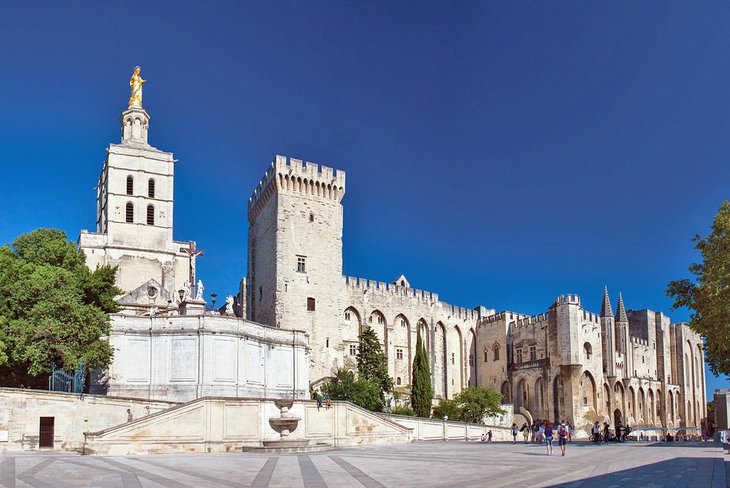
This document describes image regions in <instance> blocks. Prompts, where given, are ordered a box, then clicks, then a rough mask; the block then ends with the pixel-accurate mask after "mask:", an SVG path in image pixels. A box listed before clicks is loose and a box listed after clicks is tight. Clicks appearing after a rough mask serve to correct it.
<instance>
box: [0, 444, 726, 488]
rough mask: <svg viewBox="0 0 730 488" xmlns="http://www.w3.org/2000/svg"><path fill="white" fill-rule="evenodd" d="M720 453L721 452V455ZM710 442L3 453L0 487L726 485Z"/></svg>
mask: <svg viewBox="0 0 730 488" xmlns="http://www.w3.org/2000/svg"><path fill="white" fill-rule="evenodd" d="M723 456H724V457H723ZM728 458H729V456H727V455H723V452H722V450H721V449H720V447H718V446H716V445H714V444H710V443H708V444H703V443H681V444H674V445H668V444H641V445H637V444H617V445H607V446H605V445H604V446H593V445H590V444H587V443H577V442H576V443H572V444H570V445H569V446H568V455H567V456H566V457H561V456H560V452H559V449H558V447H557V446H555V453H554V454H553V455H552V456H548V455H547V454H546V452H545V447H544V446H540V445H534V444H527V445H525V444H517V445H513V444H511V443H492V444H482V443H479V442H454V441H451V442H422V443H418V444H411V445H402V446H387V447H383V446H379V447H363V448H351V449H335V450H330V451H324V452H312V453H307V454H282V455H270V454H250V453H235V454H234V453H229V454H208V455H202V454H188V455H174V456H173V455H169V456H136V457H96V456H77V455H72V454H61V453H42V454H18V455H4V456H0V486H4V487H6V488H21V487H28V486H30V487H35V488H49V487H53V488H56V487H66V486H73V487H76V486H78V487H104V488H116V487H120V488H141V487H145V488H146V487H174V488H177V487H180V488H182V487H195V488H198V487H242V486H245V487H262V488H263V487H307V488H324V487H337V488H340V487H363V486H364V487H367V488H377V487H399V488H400V487H411V486H413V487H420V488H423V487H446V486H448V487H452V486H453V487H483V486H489V487H499V486H566V487H579V486H585V487H612V486H616V487H619V486H620V487H627V486H635V487H653V486H671V487H673V488H679V487H684V486H691V487H694V486H697V487H713V488H714V487H717V488H725V487H726V486H728V485H727V479H728V477H727V474H726V470H727V465H728V464H730V461H724V460H723V459H728Z"/></svg>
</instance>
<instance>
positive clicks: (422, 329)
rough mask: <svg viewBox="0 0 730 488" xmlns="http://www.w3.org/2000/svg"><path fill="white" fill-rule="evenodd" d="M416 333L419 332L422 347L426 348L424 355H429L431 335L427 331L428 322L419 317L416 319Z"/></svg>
mask: <svg viewBox="0 0 730 488" xmlns="http://www.w3.org/2000/svg"><path fill="white" fill-rule="evenodd" d="M416 327H417V330H418V333H420V334H421V340H422V341H423V347H425V348H426V355H427V356H428V357H431V335H430V334H429V333H428V322H426V319H424V318H423V317H421V318H420V319H418V322H417V324H416Z"/></svg>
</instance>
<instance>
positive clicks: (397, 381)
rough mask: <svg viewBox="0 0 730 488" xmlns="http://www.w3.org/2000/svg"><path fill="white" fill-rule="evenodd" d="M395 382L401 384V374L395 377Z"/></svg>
mask: <svg viewBox="0 0 730 488" xmlns="http://www.w3.org/2000/svg"><path fill="white" fill-rule="evenodd" d="M395 384H396V385H398V386H400V376H398V377H397V378H396V379H395Z"/></svg>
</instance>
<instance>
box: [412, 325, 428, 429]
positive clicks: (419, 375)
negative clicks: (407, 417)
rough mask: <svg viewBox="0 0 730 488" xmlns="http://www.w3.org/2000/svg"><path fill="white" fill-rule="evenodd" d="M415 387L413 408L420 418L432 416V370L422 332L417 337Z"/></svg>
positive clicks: (413, 390)
mask: <svg viewBox="0 0 730 488" xmlns="http://www.w3.org/2000/svg"><path fill="white" fill-rule="evenodd" d="M412 377H413V385H412V386H411V407H412V408H413V411H414V412H416V415H418V416H419V417H427V418H428V417H430V416H431V402H432V401H433V387H432V386H431V368H429V366H428V356H427V355H426V348H425V347H424V346H423V341H422V340H421V332H420V331H419V332H418V334H417V335H416V357H415V358H414V359H413V374H412Z"/></svg>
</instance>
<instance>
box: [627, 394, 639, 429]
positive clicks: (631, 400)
mask: <svg viewBox="0 0 730 488" xmlns="http://www.w3.org/2000/svg"><path fill="white" fill-rule="evenodd" d="M627 400H628V402H627V405H626V410H627V412H628V416H627V417H629V418H631V420H633V422H634V423H636V422H637V420H636V419H637V418H638V415H637V413H636V393H635V392H634V387H633V386H629V389H628V399H627Z"/></svg>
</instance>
